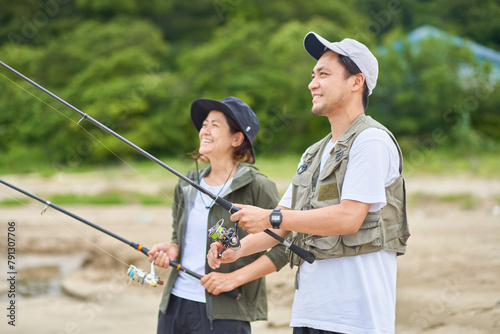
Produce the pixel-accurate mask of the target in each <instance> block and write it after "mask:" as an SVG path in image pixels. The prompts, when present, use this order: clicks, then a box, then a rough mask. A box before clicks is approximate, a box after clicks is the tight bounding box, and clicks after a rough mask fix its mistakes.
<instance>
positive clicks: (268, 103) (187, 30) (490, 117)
mask: <svg viewBox="0 0 500 334" xmlns="http://www.w3.org/2000/svg"><path fill="white" fill-rule="evenodd" d="M479 3H480V4H479ZM0 7H1V8H0V60H1V61H3V62H5V63H6V64H8V65H10V66H12V67H13V68H15V69H16V70H18V71H20V72H21V73H23V74H25V75H26V76H28V77H29V78H30V79H32V80H34V81H35V82H37V83H39V84H40V85H42V86H43V87H45V88H47V89H48V90H50V91H51V92H53V93H54V94H56V95H57V96H59V97H61V98H62V99H64V100H65V101H67V102H69V103H71V104H72V105H73V106H75V107H77V108H79V109H80V110H81V111H82V112H84V113H87V114H88V115H90V116H91V117H92V118H94V119H95V120H97V121H99V122H101V123H103V124H104V125H106V126H108V127H110V128H111V129H112V130H114V131H116V132H117V133H119V134H121V135H122V136H124V137H125V138H127V139H129V140H130V141H132V142H133V143H135V144H136V145H138V146H140V147H142V148H144V149H146V150H147V151H148V152H150V153H152V154H154V155H155V156H165V157H166V156H169V157H172V156H178V157H181V156H185V154H186V153H187V152H190V151H193V150H194V149H195V148H196V146H197V140H198V139H197V135H196V132H195V130H194V127H193V126H192V124H191V120H190V116H189V108H190V105H191V103H192V101H193V100H194V99H196V98H200V97H204V98H213V99H222V98H223V97H225V96H230V95H233V96H238V97H239V98H241V99H242V100H244V101H245V102H247V103H248V104H249V105H250V106H251V107H252V108H253V109H254V110H255V112H256V113H257V115H258V117H259V120H260V123H261V131H260V133H259V135H258V136H257V139H256V143H255V147H256V151H257V155H263V156H269V157H271V156H275V155H283V154H285V153H286V154H298V153H300V152H302V151H303V150H304V149H305V148H306V147H307V146H309V145H310V144H312V143H313V142H314V141H316V140H318V139H320V138H322V137H323V136H324V135H326V133H327V132H328V131H329V124H328V122H327V121H326V120H325V119H324V118H322V117H312V116H311V113H310V108H311V101H310V100H311V97H310V93H309V91H308V89H307V85H308V83H309V80H310V72H311V69H312V68H313V66H314V64H315V61H314V60H313V59H312V58H311V57H310V56H308V55H307V53H306V52H305V51H304V49H303V46H302V40H303V38H304V36H305V34H306V33H307V32H309V31H316V32H318V33H319V34H320V35H323V36H325V37H326V38H327V39H329V40H340V39H342V38H344V37H352V38H356V39H358V40H360V41H361V42H363V43H365V44H367V46H369V47H370V49H372V50H373V52H374V53H375V54H376V56H377V58H378V60H379V66H380V75H379V81H378V84H377V88H376V90H375V91H374V94H373V95H372V96H371V97H370V103H369V107H368V110H367V113H368V114H370V115H372V116H373V117H374V118H376V119H377V120H380V121H381V122H382V123H384V124H385V125H387V126H388V127H389V128H390V129H391V130H392V131H393V132H394V133H395V134H396V136H397V137H398V138H399V139H400V142H401V145H402V146H403V148H404V150H405V153H406V152H410V153H411V152H415V151H420V152H426V151H428V150H430V149H436V148H438V147H444V148H446V147H449V148H450V149H452V150H454V151H456V152H457V153H458V154H461V152H464V151H468V150H474V151H479V152H481V151H490V152H491V151H493V152H494V151H496V150H497V149H498V143H499V141H500V134H499V132H498V130H497V129H498V128H499V126H500V113H498V106H499V105H500V94H498V93H496V92H498V89H499V83H497V82H493V81H491V80H490V72H491V67H490V66H489V65H488V64H485V63H482V62H479V61H478V60H477V59H476V58H475V57H474V56H473V55H472V54H471V52H470V51H469V49H468V48H467V47H463V46H462V47H458V46H456V45H454V44H453V43H451V42H450V41H447V40H438V39H428V40H424V41H423V42H421V43H419V44H417V45H411V44H409V43H408V41H407V40H406V38H405V36H406V35H407V33H408V32H409V31H411V30H413V29H415V28H417V27H419V26H421V25H424V24H432V25H434V26H436V27H439V28H441V29H443V30H446V31H448V32H449V33H451V34H456V35H459V36H461V37H463V38H469V39H470V40H474V41H476V42H478V43H481V44H484V45H486V46H488V47H491V48H493V49H497V50H499V49H500V21H499V20H497V17H498V15H499V14H500V4H498V2H497V1H493V0H480V1H479V2H477V3H476V2H474V3H473V2H469V1H465V0H460V1H450V0H438V1H426V0H419V1H417V0H415V1H404V0H402V1H390V2H387V1H382V0H366V1H365V0H356V1H353V2H346V1H338V0H331V1H320V0H310V1H305V0H301V1H294V2H289V1H271V2H269V1H264V0H254V1H245V0H199V1H196V2H195V3H193V2H187V1H180V0H173V1H160V0H153V1H148V2H141V1H138V0H124V1H117V0H103V1H90V0H75V1H69V0H40V1H16V2H14V1H10V2H6V1H4V2H2V4H0ZM0 90H1V91H2V94H1V95H0V106H1V108H2V111H1V112H0V150H1V152H2V159H1V160H0V168H1V169H2V170H6V171H12V172H22V171H33V170H36V169H37V166H38V165H40V164H43V165H44V166H51V167H50V168H52V169H53V170H55V171H67V170H69V169H71V168H73V169H76V168H79V167H81V166H86V165H93V164H106V163H117V162H118V161H119V160H120V159H124V160H128V159H133V158H135V157H137V156H138V153H136V152H135V151H133V150H132V149H131V148H129V147H128V146H126V145H124V144H123V143H121V142H120V141H119V140H117V139H116V138H114V137H112V136H110V135H109V134H106V133H105V132H104V131H102V130H100V129H98V128H97V127H96V126H94V125H93V124H90V123H89V122H88V120H82V121H81V122H80V123H79V124H77V122H78V121H79V120H80V119H81V117H80V116H79V115H77V114H76V113H74V112H73V111H71V110H70V109H68V108H67V107H65V106H63V105H62V104H60V103H58V102H57V101H55V100H53V99H51V98H50V97H48V96H47V95H45V94H43V93H42V92H40V91H38V90H37V89H35V88H34V87H32V86H31V85H29V84H28V83H27V82H25V81H23V80H21V79H19V78H17V77H16V76H15V75H13V74H12V73H10V72H9V71H7V70H5V69H3V68H1V69H0Z"/></svg>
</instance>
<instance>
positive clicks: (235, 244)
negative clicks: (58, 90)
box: [0, 61, 315, 263]
mask: <svg viewBox="0 0 500 334" xmlns="http://www.w3.org/2000/svg"><path fill="white" fill-rule="evenodd" d="M0 65H2V66H3V67H5V68H6V69H7V70H9V71H11V72H12V73H14V74H15V75H17V76H18V77H20V78H22V79H23V80H25V81H27V82H28V83H30V84H31V85H33V86H35V87H36V88H38V89H39V90H41V91H42V92H44V93H45V94H47V95H49V96H51V97H52V98H54V99H56V100H57V101H59V102H61V103H62V104H64V105H65V106H67V107H68V108H70V109H71V110H73V111H74V112H76V113H77V114H79V115H80V116H82V118H81V119H80V120H79V121H78V124H79V123H80V122H81V121H82V120H84V119H86V120H88V121H89V122H90V123H92V124H94V125H95V126H97V127H98V128H100V129H101V130H103V131H105V132H107V133H109V134H110V135H112V136H114V137H116V138H117V139H119V140H120V141H122V142H123V143H125V144H127V145H128V146H130V147H131V148H133V149H134V150H136V151H137V152H139V153H140V154H142V155H143V156H145V157H146V158H148V159H150V160H151V161H154V162H156V163H157V164H158V165H160V166H162V167H163V168H165V169H166V170H168V171H169V172H170V173H172V174H174V175H175V176H177V177H178V178H180V179H181V180H183V181H185V182H187V183H188V184H189V185H191V186H192V187H194V188H195V189H197V190H199V191H201V192H202V193H204V194H205V195H207V196H208V197H210V198H211V199H212V200H213V201H214V202H215V203H217V204H218V205H220V206H221V207H223V208H224V209H225V210H227V211H228V212H229V213H231V214H233V213H236V212H238V211H239V210H240V209H238V208H237V207H236V206H234V205H233V203H231V202H229V201H227V200H225V199H224V198H222V197H219V196H218V195H214V194H212V193H211V192H210V191H208V190H206V189H205V188H203V187H202V186H200V185H199V184H197V183H196V182H194V181H193V180H191V179H189V178H188V177H186V176H184V175H182V174H181V173H179V172H178V171H176V170H175V169H173V168H171V167H170V166H168V165H167V164H165V163H164V162H163V161H161V160H159V159H158V158H156V157H155V156H153V155H152V154H150V153H148V152H147V151H145V150H143V149H142V148H140V147H139V146H137V145H135V144H134V143H132V142H131V141H129V140H127V139H126V138H124V137H122V136H121V135H119V134H118V133H116V132H114V131H113V130H111V129H110V128H108V127H107V126H105V125H104V124H102V123H100V122H99V121H97V120H95V119H94V118H92V117H91V116H90V115H88V114H86V113H84V112H83V111H81V110H79V109H78V108H76V107H74V106H72V105H71V104H69V103H68V102H66V101H64V100H63V99H61V98H60V97H58V96H57V95H55V94H53V93H52V92H50V91H48V90H47V89H45V88H44V87H42V86H40V85H39V84H37V83H36V82H34V81H33V80H31V79H30V78H28V77H26V76H25V75H23V74H21V73H19V72H18V71H16V70H15V69H13V68H12V67H10V66H9V65H7V64H5V63H4V62H2V61H0ZM237 227H238V222H236V223H235V227H234V230H233V231H229V235H231V238H228V242H229V245H228V246H229V247H230V248H239V247H240V243H239V239H238V237H237ZM264 232H265V233H266V234H268V235H269V236H271V237H273V238H274V239H276V240H278V241H279V242H280V243H282V244H284V245H285V246H286V247H287V248H289V249H290V251H292V252H294V253H295V254H297V255H298V256H299V257H301V258H302V259H303V260H304V261H307V262H309V263H313V262H314V260H315V256H314V254H312V253H311V252H308V251H306V250H305V249H302V248H300V247H299V246H297V245H295V244H293V243H291V242H289V241H288V240H286V239H284V238H283V237H281V236H280V235H278V234H276V233H274V232H273V231H271V230H269V229H266V230H264Z"/></svg>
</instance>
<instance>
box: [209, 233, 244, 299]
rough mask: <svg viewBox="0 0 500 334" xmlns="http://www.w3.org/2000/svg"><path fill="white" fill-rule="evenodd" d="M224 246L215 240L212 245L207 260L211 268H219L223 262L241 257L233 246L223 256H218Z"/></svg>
mask: <svg viewBox="0 0 500 334" xmlns="http://www.w3.org/2000/svg"><path fill="white" fill-rule="evenodd" d="M222 248H223V247H222V245H221V244H220V243H218V242H213V243H212V244H211V245H210V249H209V250H208V254H207V262H208V265H209V266H210V268H212V269H217V268H219V267H220V265H221V264H222V263H231V262H234V261H236V260H238V259H239V258H240V254H239V252H238V251H233V250H232V249H231V248H227V249H226V250H225V251H224V253H222V257H221V258H218V256H219V253H220V251H222ZM231 290H232V289H231ZM228 291H229V290H228Z"/></svg>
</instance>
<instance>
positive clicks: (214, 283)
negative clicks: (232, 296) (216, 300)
mask: <svg viewBox="0 0 500 334" xmlns="http://www.w3.org/2000/svg"><path fill="white" fill-rule="evenodd" d="M200 282H201V285H203V287H204V288H205V289H206V290H207V291H208V292H210V293H211V294H213V295H218V294H220V293H223V292H227V291H231V290H234V289H235V288H237V287H238V284H237V283H236V281H235V279H234V278H232V275H231V274H223V273H216V272H211V273H210V274H208V275H205V276H203V277H202V278H201V280H200Z"/></svg>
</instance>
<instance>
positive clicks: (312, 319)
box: [279, 128, 400, 333]
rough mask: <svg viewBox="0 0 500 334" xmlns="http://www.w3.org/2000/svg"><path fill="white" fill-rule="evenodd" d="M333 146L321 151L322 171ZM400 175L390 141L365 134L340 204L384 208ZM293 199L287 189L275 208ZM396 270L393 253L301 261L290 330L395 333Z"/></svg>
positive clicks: (373, 132)
mask: <svg viewBox="0 0 500 334" xmlns="http://www.w3.org/2000/svg"><path fill="white" fill-rule="evenodd" d="M334 145H335V144H334V143H329V145H328V147H326V148H325V150H324V152H323V155H322V162H321V166H320V168H323V166H324V164H325V162H326V160H327V158H328V156H329V153H330V151H331V149H332V148H333V147H334ZM301 164H302V163H299V166H300V165H301ZM399 175H400V173H399V154H398V150H397V147H396V145H395V144H394V142H393V141H392V139H391V137H390V136H389V135H388V134H387V132H385V131H384V130H381V129H376V128H370V129H367V130H364V131H363V132H361V133H360V134H359V135H358V137H357V138H356V139H355V141H354V143H353V144H352V147H351V151H350V153H349V161H348V163H347V170H346V174H345V178H344V183H343V185H342V195H341V201H342V200H344V199H349V200H355V201H360V202H364V203H371V204H372V205H371V207H370V210H369V211H370V212H373V211H378V210H380V209H381V208H382V207H383V206H384V205H385V204H386V198H385V187H387V186H389V185H391V184H392V183H393V182H394V181H395V180H396V179H397V178H398V177H399ZM291 196H292V194H291V186H290V187H289V188H288V190H287V191H286V193H285V195H284V196H283V198H282V199H281V201H280V203H279V205H281V206H284V207H287V208H290V207H291ZM396 269H397V267H396V253H394V252H387V251H380V252H376V253H370V254H363V255H357V256H349V257H341V258H332V259H326V260H316V261H315V262H314V263H312V264H309V263H307V262H304V264H302V265H301V266H300V270H299V276H298V289H297V290H295V298H294V302H293V307H292V320H291V323H290V326H291V327H310V328H314V329H319V330H326V331H332V332H341V333H394V330H395V329H394V325H395V309H396Z"/></svg>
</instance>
